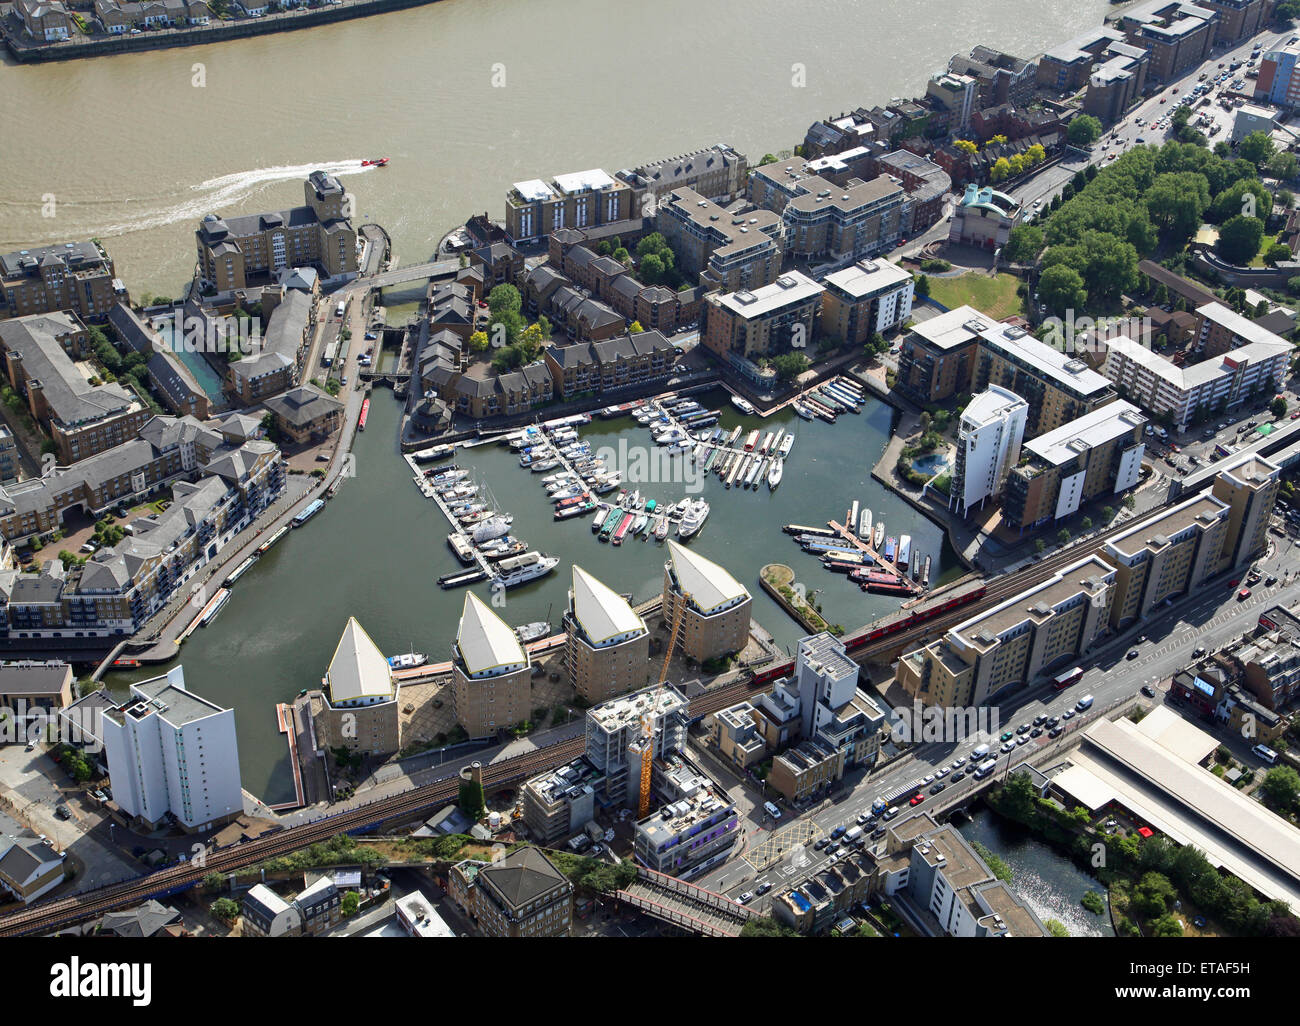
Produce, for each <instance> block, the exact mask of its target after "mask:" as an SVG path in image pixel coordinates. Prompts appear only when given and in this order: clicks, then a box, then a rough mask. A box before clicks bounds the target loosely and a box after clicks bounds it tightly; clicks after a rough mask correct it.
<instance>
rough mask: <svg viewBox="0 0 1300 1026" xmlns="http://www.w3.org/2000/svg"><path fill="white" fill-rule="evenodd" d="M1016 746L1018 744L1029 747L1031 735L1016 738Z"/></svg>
mask: <svg viewBox="0 0 1300 1026" xmlns="http://www.w3.org/2000/svg"><path fill="white" fill-rule="evenodd" d="M1016 744H1018V745H1027V744H1029V735H1028V734H1021V735H1020V736H1019V737H1018V738H1016Z"/></svg>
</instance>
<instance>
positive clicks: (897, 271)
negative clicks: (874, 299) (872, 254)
mask: <svg viewBox="0 0 1300 1026" xmlns="http://www.w3.org/2000/svg"><path fill="white" fill-rule="evenodd" d="M911 278H912V275H911V273H910V272H908V271H905V270H904V269H903V268H901V267H899V266H898V265H897V264H891V263H890V262H889V261H888V260H885V259H883V258H881V259H879V260H859V261H858V262H857V263H856V264H854V265H853V266H852V267H846V268H844V269H843V270H842V271H835V272H833V273H831V274H828V275H827V276H826V277H825V279H823V280H824V281H825V284H826V287H827V288H828V289H830V290H832V291H835V292H839V293H842V294H843V295H846V296H849V297H850V298H852V299H864V298H866V297H868V296H874V295H877V294H878V293H880V292H883V291H885V290H886V289H892V288H896V287H897V286H899V285H902V284H903V283H904V282H907V281H910V280H911Z"/></svg>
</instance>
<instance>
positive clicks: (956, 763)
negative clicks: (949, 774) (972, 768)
mask: <svg viewBox="0 0 1300 1026" xmlns="http://www.w3.org/2000/svg"><path fill="white" fill-rule="evenodd" d="M965 765H966V756H964V755H959V756H957V758H955V759H953V760H952V768H953V769H960V768H961V767H962V766H965Z"/></svg>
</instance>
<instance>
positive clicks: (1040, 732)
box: [1029, 727, 1043, 737]
mask: <svg viewBox="0 0 1300 1026" xmlns="http://www.w3.org/2000/svg"><path fill="white" fill-rule="evenodd" d="M1029 736H1030V737H1042V736H1043V728H1042V727H1035V728H1034V729H1033V730H1031V731H1030V732H1029Z"/></svg>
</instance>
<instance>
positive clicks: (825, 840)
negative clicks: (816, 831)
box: [813, 837, 831, 851]
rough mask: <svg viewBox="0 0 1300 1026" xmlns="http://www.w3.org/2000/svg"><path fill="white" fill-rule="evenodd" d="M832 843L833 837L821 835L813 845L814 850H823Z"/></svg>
mask: <svg viewBox="0 0 1300 1026" xmlns="http://www.w3.org/2000/svg"><path fill="white" fill-rule="evenodd" d="M830 843H831V839H830V838H829V837H819V838H817V843H816V844H814V845H813V850H814V851H821V850H822V849H823V848H825V847H826V846H827V845H828V844H830Z"/></svg>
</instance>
